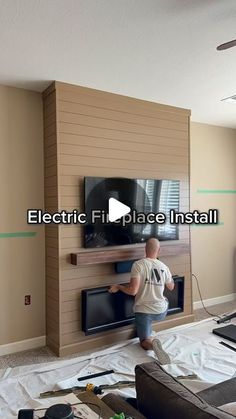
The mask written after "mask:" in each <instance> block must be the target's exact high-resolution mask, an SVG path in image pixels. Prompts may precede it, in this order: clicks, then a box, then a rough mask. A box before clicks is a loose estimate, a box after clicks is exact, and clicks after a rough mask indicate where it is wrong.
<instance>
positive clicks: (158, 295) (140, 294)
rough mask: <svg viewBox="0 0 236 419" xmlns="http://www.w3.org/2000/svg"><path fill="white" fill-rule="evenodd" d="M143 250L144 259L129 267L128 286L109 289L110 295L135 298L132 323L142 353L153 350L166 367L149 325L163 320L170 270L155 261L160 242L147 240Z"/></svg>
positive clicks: (171, 283)
mask: <svg viewBox="0 0 236 419" xmlns="http://www.w3.org/2000/svg"><path fill="white" fill-rule="evenodd" d="M145 250H146V257H145V258H144V259H141V260H138V261H136V262H135V263H134V264H133V266H132V270H131V279H130V283H129V284H128V285H112V286H111V287H110V289H109V292H111V293H115V292H117V291H122V292H124V293H125V294H128V295H134V296H135V303H134V312H135V323H136V329H137V334H138V337H139V340H140V345H141V346H142V348H143V349H145V350H154V352H155V354H156V355H157V357H158V360H159V362H160V363H161V364H169V363H170V362H171V361H170V358H169V355H168V354H167V353H166V352H165V351H164V350H163V349H162V346H161V342H160V341H159V340H158V339H153V338H152V337H151V334H152V322H153V321H158V320H163V319H164V318H165V317H166V314H167V309H168V301H167V299H166V298H165V297H164V296H163V292H164V289H165V286H166V287H167V288H168V289H169V290H171V291H172V290H173V289H174V281H173V279H172V276H171V273H170V270H169V268H168V267H167V266H166V265H165V264H164V263H162V262H160V261H159V260H158V259H157V257H158V254H159V251H160V243H159V241H158V240H157V239H155V238H151V239H149V240H147V242H146V248H145Z"/></svg>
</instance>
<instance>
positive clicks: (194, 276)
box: [192, 274, 222, 319]
mask: <svg viewBox="0 0 236 419" xmlns="http://www.w3.org/2000/svg"><path fill="white" fill-rule="evenodd" d="M192 277H193V278H194V279H195V280H196V284H197V289H198V293H199V296H200V300H201V303H202V307H203V308H204V310H205V312H206V313H207V314H208V315H209V316H211V317H217V318H218V319H221V318H222V317H221V316H219V314H213V313H211V312H210V311H209V310H207V308H206V306H205V304H204V302H203V299H202V294H201V290H200V287H199V282H198V279H197V277H196V275H194V274H192Z"/></svg>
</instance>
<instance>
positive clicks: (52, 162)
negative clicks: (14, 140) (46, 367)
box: [43, 84, 60, 355]
mask: <svg viewBox="0 0 236 419" xmlns="http://www.w3.org/2000/svg"><path fill="white" fill-rule="evenodd" d="M56 95H57V93H56V90H55V85H54V84H53V85H51V86H50V87H49V88H48V89H47V90H46V91H45V92H44V93H43V104H44V107H43V110H44V200H45V211H48V212H50V213H54V212H57V211H58V208H59V205H58V202H59V193H58V144H57V140H58V137H57V134H58V132H57V101H56ZM45 247H46V255H45V256H46V257H45V260H46V335H47V336H46V337H47V339H46V342H47V345H48V346H49V347H50V348H51V349H52V350H53V351H54V352H55V353H56V354H57V355H59V348H60V332H59V330H60V293H59V287H60V281H59V227H58V226H57V225H50V226H49V225H46V227H45Z"/></svg>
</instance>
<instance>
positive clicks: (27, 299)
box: [25, 295, 31, 306]
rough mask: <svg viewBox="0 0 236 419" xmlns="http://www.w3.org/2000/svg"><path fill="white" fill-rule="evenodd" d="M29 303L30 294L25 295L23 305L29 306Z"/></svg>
mask: <svg viewBox="0 0 236 419" xmlns="http://www.w3.org/2000/svg"><path fill="white" fill-rule="evenodd" d="M30 304H31V295H25V306H29V305H30Z"/></svg>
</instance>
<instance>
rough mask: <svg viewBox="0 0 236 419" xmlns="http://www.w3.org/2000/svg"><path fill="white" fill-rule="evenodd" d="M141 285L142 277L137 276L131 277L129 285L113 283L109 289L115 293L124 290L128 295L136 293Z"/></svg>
mask: <svg viewBox="0 0 236 419" xmlns="http://www.w3.org/2000/svg"><path fill="white" fill-rule="evenodd" d="M139 285H140V278H139V277H135V278H131V279H130V282H129V284H127V285H122V284H118V285H112V286H111V287H110V289H109V292H111V293H115V292H117V291H122V292H124V293H125V294H128V295H136V294H137V292H138V289H139Z"/></svg>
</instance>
